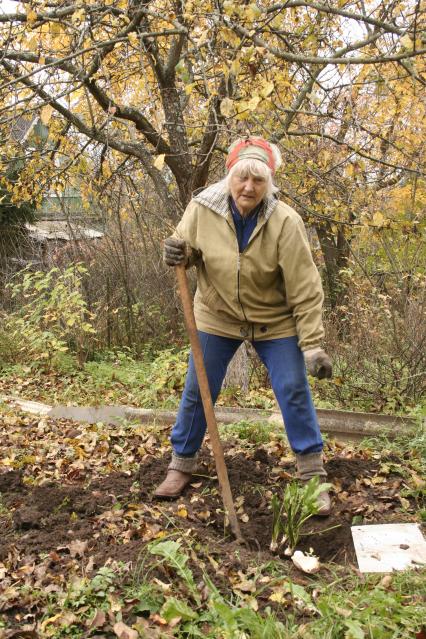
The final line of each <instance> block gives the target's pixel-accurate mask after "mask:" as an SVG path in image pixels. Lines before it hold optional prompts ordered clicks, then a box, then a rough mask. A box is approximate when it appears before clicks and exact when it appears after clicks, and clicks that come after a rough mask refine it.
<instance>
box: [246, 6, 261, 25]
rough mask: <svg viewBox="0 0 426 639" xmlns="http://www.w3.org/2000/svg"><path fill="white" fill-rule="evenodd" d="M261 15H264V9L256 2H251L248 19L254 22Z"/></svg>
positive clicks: (247, 12)
mask: <svg viewBox="0 0 426 639" xmlns="http://www.w3.org/2000/svg"><path fill="white" fill-rule="evenodd" d="M261 15H262V11H261V10H260V9H259V7H258V6H257V5H256V4H254V2H253V3H252V4H249V6H248V7H247V9H246V17H247V19H248V20H250V21H251V22H253V21H254V20H257V18H258V17H259V16H261Z"/></svg>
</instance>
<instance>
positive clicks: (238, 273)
mask: <svg viewBox="0 0 426 639" xmlns="http://www.w3.org/2000/svg"><path fill="white" fill-rule="evenodd" d="M237 242H238V240H237ZM240 256H241V253H240V251H239V250H238V259H237V297H238V302H239V305H240V306H241V310H242V312H243V315H244V319H245V321H246V322H247V323H248V320H247V316H246V313H245V310H244V306H243V305H242V302H241V299H240V264H241V262H240Z"/></svg>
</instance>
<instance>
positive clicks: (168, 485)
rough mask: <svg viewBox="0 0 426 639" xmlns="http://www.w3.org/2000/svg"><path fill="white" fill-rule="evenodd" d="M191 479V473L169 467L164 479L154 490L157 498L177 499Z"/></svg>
mask: <svg viewBox="0 0 426 639" xmlns="http://www.w3.org/2000/svg"><path fill="white" fill-rule="evenodd" d="M191 479H192V473H183V472H182V471H181V470H173V469H169V470H168V471H167V476H166V479H165V480H164V481H163V482H162V483H161V484H160V485H159V486H158V488H156V490H155V491H154V497H156V498H157V499H177V498H178V497H180V496H181V494H182V493H183V491H184V490H185V488H186V487H187V486H188V484H189V483H190V481H191Z"/></svg>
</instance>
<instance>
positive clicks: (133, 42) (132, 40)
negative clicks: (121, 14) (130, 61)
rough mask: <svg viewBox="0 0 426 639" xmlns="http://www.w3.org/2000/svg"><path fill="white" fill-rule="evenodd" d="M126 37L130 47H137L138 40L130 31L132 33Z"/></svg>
mask: <svg viewBox="0 0 426 639" xmlns="http://www.w3.org/2000/svg"><path fill="white" fill-rule="evenodd" d="M127 37H128V39H129V42H130V44H131V45H132V46H134V47H139V38H138V36H137V34H136V33H134V32H133V31H132V33H129V34H128V36H127Z"/></svg>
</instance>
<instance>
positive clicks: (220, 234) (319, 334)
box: [154, 137, 331, 515]
mask: <svg viewBox="0 0 426 639" xmlns="http://www.w3.org/2000/svg"><path fill="white" fill-rule="evenodd" d="M280 163H281V156H280V153H279V150H278V149H277V147H276V146H275V145H272V144H269V143H268V142H267V141H266V140H264V139H262V138H257V137H251V138H248V139H245V140H237V141H236V142H235V143H234V144H233V145H232V146H231V147H230V149H229V154H228V158H227V161H226V168H227V170H228V174H227V176H226V177H225V179H223V180H222V181H220V182H218V183H216V184H213V185H211V186H209V187H207V188H206V189H204V190H203V191H202V192H201V193H199V194H198V195H195V197H194V198H193V199H192V200H191V202H190V203H189V205H188V207H187V209H186V211H185V213H184V215H183V217H182V219H181V221H180V222H179V224H178V226H177V228H176V231H175V233H174V235H173V236H172V237H169V238H167V239H166V240H165V243H164V259H165V262H166V264H167V265H169V266H176V265H177V264H185V266H186V267H190V266H192V265H195V266H196V268H197V291H196V294H195V300H194V313H195V319H196V322H197V328H198V332H199V337H200V341H201V346H202V350H203V354H204V363H205V366H206V371H207V377H208V380H209V385H210V391H211V394H212V399H213V402H215V401H216V399H217V396H218V394H219V392H220V389H221V386H222V382H223V379H224V376H225V373H226V369H227V366H228V364H229V362H230V360H231V359H232V357H233V355H234V353H235V352H236V350H237V349H238V347H239V346H240V344H241V343H242V341H243V340H250V341H251V343H252V344H253V346H254V348H255V349H256V352H257V353H258V355H259V357H260V358H261V360H262V362H263V363H264V364H265V366H266V368H267V369H268V373H269V376H270V380H271V385H272V388H273V391H274V393H275V396H276V398H277V401H278V404H279V406H280V409H281V411H282V414H283V418H284V422H285V427H286V431H287V437H288V440H289V442H290V445H291V448H292V450H293V452H294V453H295V455H296V463H297V471H298V477H299V478H300V480H301V481H308V480H309V479H310V478H311V477H313V476H319V477H320V478H323V477H325V476H326V472H325V470H324V466H323V459H322V449H323V441H322V438H321V433H320V430H319V426H318V421H317V418H316V414H315V409H314V406H313V403H312V399H311V394H310V390H309V385H308V380H307V376H306V369H305V365H306V367H307V369H308V371H309V373H310V374H311V375H314V376H317V377H331V362H330V359H329V357H328V356H327V354H326V353H325V352H324V351H323V350H322V348H321V340H322V338H323V327H322V321H321V314H322V305H323V291H322V287H321V280H320V276H319V274H318V271H317V269H316V266H315V264H314V262H313V260H312V255H311V251H310V248H309V243H308V240H307V236H306V231H305V227H304V225H303V222H302V219H301V218H300V216H299V215H298V214H297V213H296V212H295V211H294V210H293V209H292V208H290V207H289V206H288V205H287V204H285V203H284V202H281V201H280V200H278V199H277V197H276V196H275V193H276V191H277V188H276V187H275V186H274V184H273V175H274V173H275V171H276V169H277V168H278V166H279V165H280ZM205 430H206V420H205V417H204V411H203V406H202V403H201V397H200V393H199V389H198V383H197V378H196V373H195V368H194V362H193V359H192V356H191V357H190V360H189V369H188V374H187V378H186V383H185V389H184V392H183V396H182V400H181V403H180V407H179V411H178V415H177V419H176V423H175V424H174V426H173V429H172V435H171V443H172V448H173V453H172V460H171V463H170V465H169V467H168V472H167V476H166V478H165V480H164V481H163V482H162V484H161V485H160V486H159V487H158V488H157V489H156V491H155V493H154V495H155V496H156V497H158V498H169V499H170V498H176V497H178V496H179V495H180V494H181V493H182V491H183V490H184V488H185V487H186V486H187V484H188V483H189V482H190V481H191V475H192V473H193V472H194V470H195V467H196V463H197V453H198V451H199V449H200V447H201V445H202V442H203V438H204V434H205ZM329 513H330V498H329V495H328V493H327V492H326V491H325V490H324V491H323V492H322V493H321V495H320V498H319V514H321V515H328V514H329Z"/></svg>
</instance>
